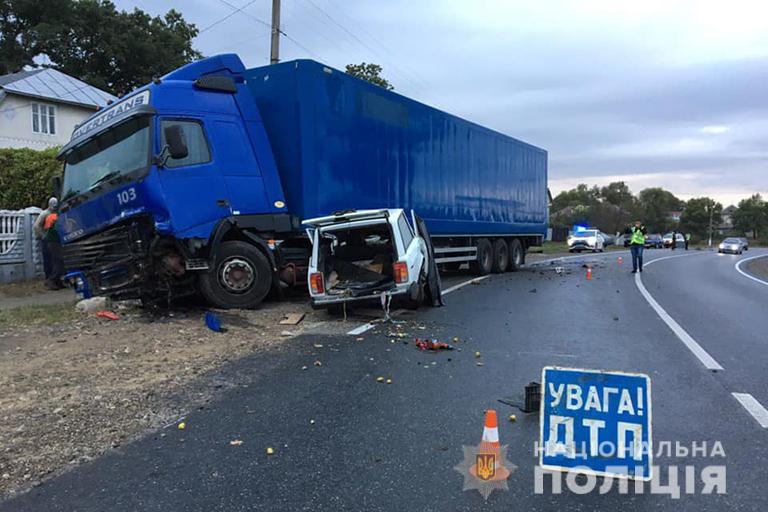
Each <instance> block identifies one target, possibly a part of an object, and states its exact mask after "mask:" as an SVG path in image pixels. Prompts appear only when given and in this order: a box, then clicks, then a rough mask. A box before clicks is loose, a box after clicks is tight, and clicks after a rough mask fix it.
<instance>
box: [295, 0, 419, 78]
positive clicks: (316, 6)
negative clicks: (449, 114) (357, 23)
mask: <svg viewBox="0 0 768 512" xmlns="http://www.w3.org/2000/svg"><path fill="white" fill-rule="evenodd" d="M304 1H305V2H306V3H308V4H309V5H311V6H312V7H314V8H315V9H317V10H318V11H319V12H320V13H321V14H322V15H323V16H325V17H326V18H328V20H330V21H331V22H332V23H333V24H334V25H336V26H337V27H339V28H340V29H341V30H343V31H344V33H346V34H347V35H348V36H349V37H351V38H352V39H354V40H355V41H356V42H357V43H358V44H359V45H360V46H362V47H363V48H364V49H366V50H367V51H369V52H371V53H373V54H375V55H378V56H379V57H380V58H381V57H383V56H382V55H381V53H380V52H379V51H377V50H376V49H374V48H372V47H371V46H369V45H368V44H367V43H366V42H365V41H363V40H362V39H360V38H359V37H358V36H357V35H356V34H355V33H353V32H352V31H351V30H349V29H348V28H347V27H345V26H344V25H343V24H342V23H340V22H339V21H337V20H336V19H335V18H334V17H333V16H331V15H330V14H328V12H327V11H326V10H325V9H323V8H322V7H320V6H319V5H317V3H315V2H314V1H313V0H304ZM384 58H385V59H386V57H384ZM391 67H392V69H393V71H394V72H395V73H396V74H397V75H399V76H400V77H401V78H403V79H404V80H406V81H408V82H410V83H411V84H412V85H414V86H416V87H417V88H418V87H421V86H420V85H419V84H418V83H416V82H415V81H414V80H413V79H411V78H410V77H408V76H407V74H405V73H404V72H402V71H401V70H400V69H399V67H398V66H396V65H395V64H394V63H392V66H391Z"/></svg>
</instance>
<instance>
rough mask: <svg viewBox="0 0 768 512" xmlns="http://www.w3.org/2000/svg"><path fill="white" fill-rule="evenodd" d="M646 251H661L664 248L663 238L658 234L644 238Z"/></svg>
mask: <svg viewBox="0 0 768 512" xmlns="http://www.w3.org/2000/svg"><path fill="white" fill-rule="evenodd" d="M645 248H646V249H662V248H664V238H663V237H662V236H661V234H659V233H653V234H650V235H648V236H646V237H645Z"/></svg>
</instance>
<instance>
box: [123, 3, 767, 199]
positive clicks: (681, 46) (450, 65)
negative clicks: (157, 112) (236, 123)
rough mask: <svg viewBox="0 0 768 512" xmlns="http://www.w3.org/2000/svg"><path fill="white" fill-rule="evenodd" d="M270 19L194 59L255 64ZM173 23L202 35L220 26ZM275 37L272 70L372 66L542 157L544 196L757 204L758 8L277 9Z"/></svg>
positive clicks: (212, 7) (762, 18) (219, 37)
mask: <svg viewBox="0 0 768 512" xmlns="http://www.w3.org/2000/svg"><path fill="white" fill-rule="evenodd" d="M232 2H234V0H232ZM117 3H118V5H119V6H120V7H121V8H128V9H131V8H133V6H138V7H140V8H142V9H145V10H147V11H149V12H151V13H154V14H159V13H162V12H164V11H165V10H167V9H170V8H171V7H172V5H171V3H170V2H156V1H150V0H141V1H129V0H118V2H117ZM243 3H244V0H243V1H242V2H239V3H237V4H238V5H242V4H243ZM268 4H269V2H258V3H255V4H252V5H251V6H249V7H247V8H246V9H245V10H246V11H247V12H248V15H241V14H236V15H234V16H232V17H231V18H230V19H228V20H227V21H225V22H223V23H221V24H220V25H217V26H216V27H214V28H212V29H210V30H208V31H206V32H205V33H203V34H201V36H200V37H199V38H198V39H197V41H196V45H197V47H198V48H200V49H201V50H202V51H203V52H204V53H206V54H213V53H217V52H225V51H227V52H231V51H234V52H237V53H239V54H240V55H241V57H242V58H243V59H244V61H245V62H246V64H247V65H249V66H261V65H265V64H267V62H268V60H267V56H268V52H269V37H268V36H269V29H268V27H266V26H264V25H263V24H262V23H259V22H257V21H254V19H253V18H254V17H256V18H259V19H261V20H269V17H270V12H269V5H268ZM180 9H181V10H182V12H183V14H184V15H185V17H186V18H187V19H188V20H190V21H193V22H195V23H197V24H198V26H200V27H204V26H207V25H209V24H210V23H212V22H213V21H215V20H216V19H219V18H220V17H223V16H224V15H226V14H227V13H228V12H230V11H231V9H230V8H228V7H227V6H226V5H224V4H223V3H222V2H220V1H209V0H190V1H188V2H185V3H184V4H183V7H182V8H180ZM283 30H284V31H285V32H286V34H288V35H289V36H290V38H291V39H286V38H283V39H282V40H281V51H282V57H283V59H285V60H288V59H293V58H304V57H311V58H316V59H321V60H323V61H324V62H326V63H327V64H329V65H331V66H334V67H336V68H343V67H344V65H345V64H347V63H351V62H361V61H366V62H377V63H380V64H382V65H383V66H384V74H385V76H386V77H387V78H388V79H390V80H391V81H392V82H393V83H394V85H395V87H396V90H397V91H398V92H401V93H403V94H405V95H407V96H410V97H413V98H414V99H417V100H419V101H422V102H425V103H428V104H430V105H433V106H436V107H438V108H441V109H443V110H446V111H449V112H451V113H454V114H457V115H460V116H462V117H465V118H467V119H470V120H472V121H475V122H478V123H480V124H483V125H486V126H489V127H491V128H494V129H496V130H499V131H501V132H504V133H507V134H509V135H512V136H514V137H517V138H520V139H523V140H526V141H528V142H531V143H533V144H536V145H538V146H541V147H543V148H545V149H547V150H548V152H549V155H550V177H551V182H552V185H553V189H557V188H558V187H559V186H561V185H563V184H576V183H578V182H587V183H590V184H591V183H599V184H604V183H606V182H607V181H606V180H613V179H617V178H618V177H621V179H624V180H625V181H630V180H631V183H632V184H633V187H635V186H636V187H645V186H653V185H658V186H665V187H667V188H669V189H670V190H672V191H674V192H675V193H676V194H679V195H681V196H686V195H691V194H695V195H701V194H709V195H713V196H715V197H730V196H732V195H734V194H743V195H744V196H746V195H749V194H751V193H753V192H761V193H764V194H767V195H768V147H767V146H766V144H765V140H767V139H768V122H766V121H764V120H766V119H768V95H767V94H765V92H764V89H765V86H764V84H766V83H768V4H766V3H764V2H758V1H739V0H735V1H734V2H730V3H723V2H721V1H715V0H680V1H676V2H669V1H668V0H646V1H644V2H616V1H615V0H552V1H549V2H524V3H523V2H509V1H505V0H497V1H491V0H477V1H475V2H470V3H467V2H465V1H459V0H424V1H420V2H411V1H406V0H389V1H387V2H380V1H374V0H358V1H355V2H342V1H341V0H291V1H287V0H286V1H285V2H283ZM294 41H295V42H294ZM296 42H298V44H297V43H296ZM302 47H303V48H302ZM307 50H309V51H310V52H311V54H308V52H307Z"/></svg>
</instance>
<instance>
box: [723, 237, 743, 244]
mask: <svg viewBox="0 0 768 512" xmlns="http://www.w3.org/2000/svg"><path fill="white" fill-rule="evenodd" d="M740 242H741V240H739V239H738V238H726V239H725V240H723V243H724V244H738V243H740Z"/></svg>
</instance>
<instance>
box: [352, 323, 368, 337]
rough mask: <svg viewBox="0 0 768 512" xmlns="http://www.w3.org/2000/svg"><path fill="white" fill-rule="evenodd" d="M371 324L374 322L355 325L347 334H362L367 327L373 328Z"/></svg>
mask: <svg viewBox="0 0 768 512" xmlns="http://www.w3.org/2000/svg"><path fill="white" fill-rule="evenodd" d="M373 326H374V324H372V323H367V324H363V325H361V326H358V327H355V328H354V329H352V330H351V331H349V332H348V333H347V334H350V335H352V336H357V335H358V334H363V333H364V332H365V331H367V330H369V329H373Z"/></svg>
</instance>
